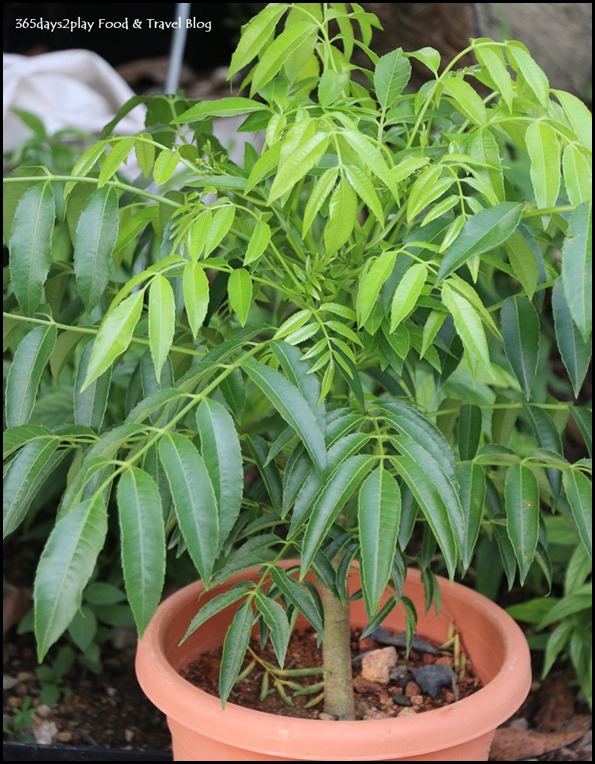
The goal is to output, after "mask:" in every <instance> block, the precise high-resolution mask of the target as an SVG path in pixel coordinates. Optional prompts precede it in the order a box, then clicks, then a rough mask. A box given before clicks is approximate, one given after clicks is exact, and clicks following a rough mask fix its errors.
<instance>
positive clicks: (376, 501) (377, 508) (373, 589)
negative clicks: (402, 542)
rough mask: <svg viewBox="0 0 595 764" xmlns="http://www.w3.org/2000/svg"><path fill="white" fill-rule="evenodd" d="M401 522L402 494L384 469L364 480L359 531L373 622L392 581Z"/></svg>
mask: <svg viewBox="0 0 595 764" xmlns="http://www.w3.org/2000/svg"><path fill="white" fill-rule="evenodd" d="M400 519H401V491H400V489H399V485H398V483H397V481H396V480H395V479H394V477H393V476H392V475H391V474H390V473H389V472H388V471H387V470H386V469H385V468H384V467H383V466H382V465H380V466H379V467H377V468H376V469H375V470H374V471H373V472H371V473H370V474H369V475H368V477H367V478H366V479H365V481H364V483H363V484H362V487H361V489H360V492H359V499H358V527H359V535H360V543H361V574H362V589H363V592H364V602H365V605H366V611H367V613H368V616H369V617H370V618H372V617H373V616H374V614H375V613H376V611H377V610H378V606H379V604H380V598H381V597H382V595H383V594H384V591H385V589H386V585H387V583H388V579H389V577H390V573H391V568H392V561H393V557H394V555H395V546H396V543H397V534H398V531H399V526H400Z"/></svg>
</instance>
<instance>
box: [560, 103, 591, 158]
mask: <svg viewBox="0 0 595 764" xmlns="http://www.w3.org/2000/svg"><path fill="white" fill-rule="evenodd" d="M552 93H553V94H554V95H555V96H556V98H557V99H558V101H560V103H561V105H562V108H563V109H564V114H565V116H566V119H567V120H568V124H569V125H571V127H572V129H573V130H574V133H575V135H576V136H577V138H578V139H579V141H580V142H581V143H582V145H583V146H585V148H587V149H588V150H589V151H591V149H592V144H593V117H592V115H591V111H590V110H589V107H588V106H587V105H586V104H585V102H584V101H582V100H581V99H580V98H577V97H576V96H575V95H572V93H568V92H566V91H565V90H552Z"/></svg>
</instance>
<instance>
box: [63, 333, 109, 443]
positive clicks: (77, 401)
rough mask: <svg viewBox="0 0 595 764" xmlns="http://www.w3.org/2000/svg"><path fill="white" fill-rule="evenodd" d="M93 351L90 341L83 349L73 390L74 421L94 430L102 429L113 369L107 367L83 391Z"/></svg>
mask: <svg viewBox="0 0 595 764" xmlns="http://www.w3.org/2000/svg"><path fill="white" fill-rule="evenodd" d="M92 351H93V342H90V343H89V344H88V345H87V346H86V347H85V349H84V350H83V354H82V356H81V360H80V362H79V367H78V371H77V375H76V380H75V383H74V391H73V403H74V421H75V423H76V424H80V425H85V426H87V427H92V428H93V429H94V430H100V429H101V425H102V424H103V418H104V417H105V410H106V408H107V399H108V396H109V390H110V383H111V379H112V371H111V369H107V370H106V371H105V372H104V373H103V374H102V375H101V376H100V377H98V378H97V379H96V380H95V381H94V382H92V383H91V384H90V385H89V386H88V387H87V388H86V389H85V390H84V391H83V392H81V388H82V385H83V380H84V379H85V377H86V376H87V370H88V368H89V360H90V358H91V353H92Z"/></svg>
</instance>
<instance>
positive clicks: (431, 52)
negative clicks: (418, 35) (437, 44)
mask: <svg viewBox="0 0 595 764" xmlns="http://www.w3.org/2000/svg"><path fill="white" fill-rule="evenodd" d="M406 55H407V56H409V57H410V58H416V59H417V60H418V61H421V63H422V64H424V65H425V66H427V67H428V69H429V70H430V71H431V72H433V73H434V74H436V75H437V74H438V69H439V68H440V53H439V52H438V51H437V50H436V48H430V47H429V46H427V47H425V48H420V49H419V50H414V51H413V52H412V53H407V54H406Z"/></svg>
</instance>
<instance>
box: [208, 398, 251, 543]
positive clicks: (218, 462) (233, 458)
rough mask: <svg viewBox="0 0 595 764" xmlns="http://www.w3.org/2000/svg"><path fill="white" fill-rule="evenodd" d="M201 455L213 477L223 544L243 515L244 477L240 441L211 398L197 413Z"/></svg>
mask: <svg viewBox="0 0 595 764" xmlns="http://www.w3.org/2000/svg"><path fill="white" fill-rule="evenodd" d="M196 424H197V426H198V432H199V435H200V442H201V453H202V458H203V459H204V462H205V466H206V468H207V471H208V473H209V475H210V477H211V482H212V484H213V490H214V492H215V499H216V500H217V507H218V512H219V542H220V544H224V543H225V541H226V539H227V537H228V536H229V533H230V532H231V529H232V528H233V525H234V523H235V521H236V520H237V517H238V515H239V513H240V505H241V501H242V493H243V489H244V475H243V468H242V452H241V448H240V441H239V439H238V435H237V432H236V429H235V425H234V423H233V419H232V418H231V416H230V414H229V413H228V412H227V410H226V409H225V408H224V407H223V406H222V405H221V404H220V403H217V402H216V401H213V400H211V399H209V398H205V400H204V401H203V402H202V403H201V404H200V406H199V407H198V409H197V411H196Z"/></svg>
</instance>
